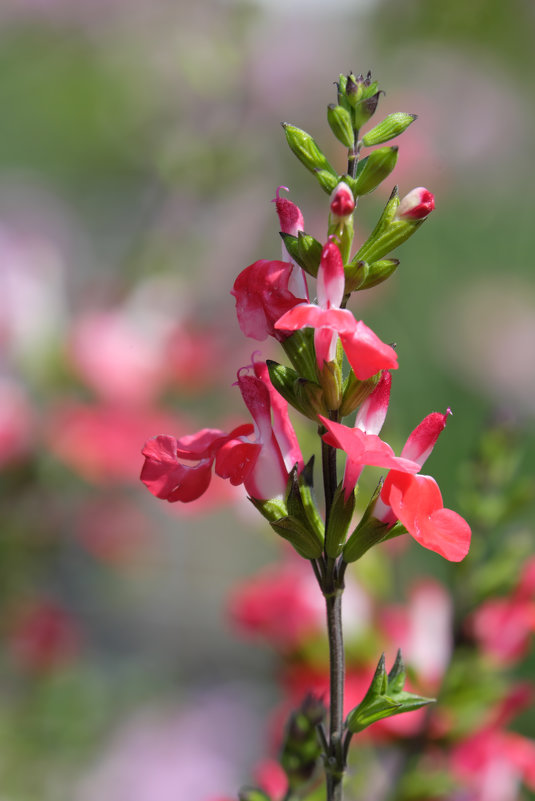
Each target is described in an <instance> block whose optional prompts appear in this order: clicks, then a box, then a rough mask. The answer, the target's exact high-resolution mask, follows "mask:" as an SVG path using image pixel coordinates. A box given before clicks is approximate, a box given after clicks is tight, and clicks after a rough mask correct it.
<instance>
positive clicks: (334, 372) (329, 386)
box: [319, 361, 342, 411]
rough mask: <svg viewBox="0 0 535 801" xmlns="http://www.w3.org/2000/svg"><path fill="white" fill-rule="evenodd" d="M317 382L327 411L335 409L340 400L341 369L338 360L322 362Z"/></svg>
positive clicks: (338, 405)
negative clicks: (321, 390)
mask: <svg viewBox="0 0 535 801" xmlns="http://www.w3.org/2000/svg"><path fill="white" fill-rule="evenodd" d="M319 382H320V385H321V388H322V389H323V396H324V398H325V403H326V405H327V409H328V410H329V411H335V410H336V409H338V408H339V407H340V404H341V402H342V369H341V367H340V364H339V362H338V361H332V362H323V369H322V370H320V373H319Z"/></svg>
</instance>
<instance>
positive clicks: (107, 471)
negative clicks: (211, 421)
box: [46, 401, 183, 485]
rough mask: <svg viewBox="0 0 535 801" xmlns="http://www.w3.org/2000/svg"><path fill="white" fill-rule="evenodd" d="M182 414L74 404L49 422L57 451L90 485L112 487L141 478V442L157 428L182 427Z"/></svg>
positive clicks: (62, 408) (50, 441) (49, 438)
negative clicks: (177, 415)
mask: <svg viewBox="0 0 535 801" xmlns="http://www.w3.org/2000/svg"><path fill="white" fill-rule="evenodd" d="M182 427H183V422H182V421H181V420H179V419H178V418H177V417H176V416H174V415H173V416H171V415H169V414H162V413H160V412H154V411H151V410H146V409H138V408H135V407H124V406H115V405H107V404H86V403H79V402H76V401H70V402H66V403H64V404H62V405H61V406H58V407H57V408H56V409H55V410H54V411H53V412H52V415H51V418H50V420H49V422H48V424H47V431H46V438H47V444H48V447H49V448H50V450H51V451H52V453H54V455H55V456H56V457H57V458H59V459H60V460H61V461H62V462H64V463H65V464H67V465H68V466H69V467H70V468H72V469H74V470H75V471H76V472H77V473H78V474H79V475H80V476H82V477H83V478H84V479H86V480H87V481H91V482H94V483H96V484H105V485H107V484H109V483H112V482H123V481H128V482H130V481H133V482H137V480H138V475H139V474H138V468H137V464H138V459H139V444H138V443H139V442H143V441H144V440H146V438H147V437H148V436H149V435H150V433H151V431H154V429H156V430H158V429H162V428H163V429H164V430H165V429H168V428H171V429H174V430H176V429H179V430H180V428H182Z"/></svg>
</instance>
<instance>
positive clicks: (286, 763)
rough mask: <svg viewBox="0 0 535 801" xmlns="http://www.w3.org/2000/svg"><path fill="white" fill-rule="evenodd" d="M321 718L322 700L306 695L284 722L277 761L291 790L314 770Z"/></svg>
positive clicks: (323, 713)
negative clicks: (283, 732)
mask: <svg viewBox="0 0 535 801" xmlns="http://www.w3.org/2000/svg"><path fill="white" fill-rule="evenodd" d="M324 718H325V707H324V705H323V703H322V701H321V700H320V699H319V698H315V697H314V696H313V695H308V696H306V698H305V699H304V701H303V702H302V703H301V705H300V707H299V708H298V709H296V710H295V712H293V713H292V715H291V717H290V719H289V721H288V724H287V727H286V734H285V738H284V741H283V745H282V751H281V758H280V761H281V765H282V767H283V768H284V771H285V772H286V775H287V777H288V785H289V787H290V789H291V790H292V789H295V790H297V789H299V788H301V787H302V786H303V784H305V783H306V782H307V781H308V780H309V779H310V778H311V777H312V775H313V774H314V772H315V770H316V767H317V764H318V760H319V758H320V756H321V744H320V741H319V739H318V734H317V730H316V727H317V726H318V725H319V724H320V723H321V722H322V721H323V720H324Z"/></svg>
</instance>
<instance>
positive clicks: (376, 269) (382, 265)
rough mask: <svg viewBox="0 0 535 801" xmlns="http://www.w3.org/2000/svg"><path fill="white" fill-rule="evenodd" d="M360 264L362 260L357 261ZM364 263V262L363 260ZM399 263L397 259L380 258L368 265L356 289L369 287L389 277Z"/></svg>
mask: <svg viewBox="0 0 535 801" xmlns="http://www.w3.org/2000/svg"><path fill="white" fill-rule="evenodd" d="M358 263H359V264H362V262H358ZM364 264H366V262H364ZM398 265H399V259H381V260H379V261H374V262H373V263H372V264H369V265H368V270H367V275H366V277H365V278H364V279H363V280H362V282H361V283H360V284H359V286H358V287H357V289H371V288H372V287H374V286H377V285H378V284H382V283H383V281H386V279H387V278H390V276H391V275H392V273H393V272H395V271H396V269H397V267H398Z"/></svg>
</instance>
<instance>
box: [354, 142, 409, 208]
mask: <svg viewBox="0 0 535 801" xmlns="http://www.w3.org/2000/svg"><path fill="white" fill-rule="evenodd" d="M397 159H398V148H397V147H396V146H395V145H394V146H393V147H380V148H377V150H374V151H373V152H372V153H370V155H369V156H367V157H366V158H365V159H362V161H360V162H359V166H358V171H357V177H356V181H355V187H354V189H353V187H350V188H351V189H352V191H353V194H354V195H355V196H357V195H366V194H368V192H372V191H373V190H374V189H375V188H376V187H377V186H379V184H380V183H381V182H382V181H384V179H385V178H386V177H387V176H388V175H390V173H391V172H392V170H393V169H394V167H395V166H396V161H397Z"/></svg>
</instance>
